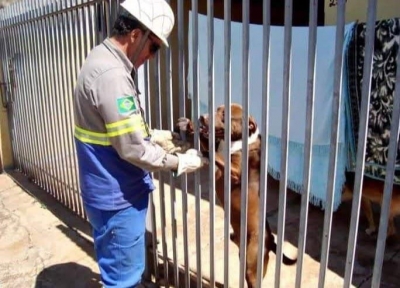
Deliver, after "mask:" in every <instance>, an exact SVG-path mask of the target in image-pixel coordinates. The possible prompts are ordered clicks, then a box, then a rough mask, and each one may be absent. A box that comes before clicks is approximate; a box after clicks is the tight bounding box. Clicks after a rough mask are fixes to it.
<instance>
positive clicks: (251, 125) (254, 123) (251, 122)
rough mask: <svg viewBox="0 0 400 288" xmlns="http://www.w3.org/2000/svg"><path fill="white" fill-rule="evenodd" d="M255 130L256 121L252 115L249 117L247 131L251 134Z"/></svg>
mask: <svg viewBox="0 0 400 288" xmlns="http://www.w3.org/2000/svg"><path fill="white" fill-rule="evenodd" d="M256 130H257V123H256V121H255V120H254V118H253V117H252V116H250V117H249V132H250V134H253V133H254V132H256Z"/></svg>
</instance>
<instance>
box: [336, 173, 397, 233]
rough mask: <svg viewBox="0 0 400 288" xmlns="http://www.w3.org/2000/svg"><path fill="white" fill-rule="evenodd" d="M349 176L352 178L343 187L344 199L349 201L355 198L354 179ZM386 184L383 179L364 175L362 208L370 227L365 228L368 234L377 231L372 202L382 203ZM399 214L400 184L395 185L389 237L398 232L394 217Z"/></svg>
mask: <svg viewBox="0 0 400 288" xmlns="http://www.w3.org/2000/svg"><path fill="white" fill-rule="evenodd" d="M347 178H350V180H347V181H346V184H345V187H344V189H343V194H342V201H348V200H351V199H352V198H353V187H354V179H352V177H347ZM384 185H385V183H384V182H383V181H379V180H375V179H371V178H368V177H364V180H363V190H362V197H361V210H362V211H363V212H364V214H365V217H366V218H367V221H368V228H367V229H366V230H365V232H366V233H367V234H368V235H372V234H373V233H375V232H377V228H376V225H375V221H374V215H373V213H372V203H376V204H379V205H382V199H383V188H384ZM397 215H400V187H399V186H398V185H393V190H392V201H391V203H390V212H389V226H388V232H387V237H389V236H392V235H395V234H396V227H395V225H394V217H395V216H397Z"/></svg>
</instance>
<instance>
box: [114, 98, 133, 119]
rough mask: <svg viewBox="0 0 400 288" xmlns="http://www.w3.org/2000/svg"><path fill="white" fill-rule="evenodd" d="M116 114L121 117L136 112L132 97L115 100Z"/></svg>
mask: <svg viewBox="0 0 400 288" xmlns="http://www.w3.org/2000/svg"><path fill="white" fill-rule="evenodd" d="M117 108H118V113H119V114H121V115H125V114H128V113H130V112H134V111H136V110H137V107H136V102H135V99H134V98H133V96H124V97H120V98H117Z"/></svg>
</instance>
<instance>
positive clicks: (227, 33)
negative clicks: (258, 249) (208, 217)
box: [224, 0, 232, 287]
mask: <svg viewBox="0 0 400 288" xmlns="http://www.w3.org/2000/svg"><path fill="white" fill-rule="evenodd" d="M231 10H232V5H231V0H224V43H225V45H224V50H225V53H224V54H225V57H224V90H225V95H224V105H225V107H226V108H229V109H225V119H224V121H225V123H230V121H231V109H230V107H231V25H232V23H231ZM224 140H225V147H224V152H225V154H224V158H225V159H229V158H230V157H231V153H230V147H231V125H226V127H225V134H224ZM230 176H231V161H226V163H225V169H224V187H225V191H224V285H225V287H229V278H230V277H229V258H230V257H229V256H230V255H229V254H230V253H229V252H230V249H229V243H230V235H229V234H230V227H231V224H230V223H231V193H230V191H231V177H230Z"/></svg>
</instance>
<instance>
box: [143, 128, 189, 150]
mask: <svg viewBox="0 0 400 288" xmlns="http://www.w3.org/2000/svg"><path fill="white" fill-rule="evenodd" d="M150 141H151V142H153V143H155V144H157V145H160V146H161V147H162V148H163V149H164V151H165V152H167V153H168V154H173V153H176V152H181V153H184V152H185V151H186V150H187V149H189V148H190V143H187V142H185V141H182V140H181V139H180V136H179V134H178V133H176V132H172V131H168V130H157V129H154V130H152V131H151V138H150Z"/></svg>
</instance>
